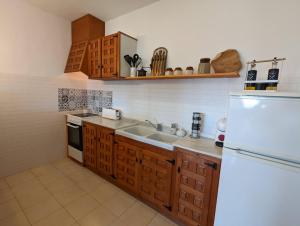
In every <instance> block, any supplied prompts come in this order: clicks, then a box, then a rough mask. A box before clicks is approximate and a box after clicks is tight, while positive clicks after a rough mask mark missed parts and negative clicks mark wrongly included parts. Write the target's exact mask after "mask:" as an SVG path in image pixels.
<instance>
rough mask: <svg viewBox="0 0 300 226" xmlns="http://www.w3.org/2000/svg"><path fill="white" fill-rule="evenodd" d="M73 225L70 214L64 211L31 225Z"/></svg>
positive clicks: (61, 210)
mask: <svg viewBox="0 0 300 226" xmlns="http://www.w3.org/2000/svg"><path fill="white" fill-rule="evenodd" d="M74 223H75V220H74V218H72V216H70V214H69V213H68V212H67V211H66V210H64V209H59V210H57V211H55V212H53V213H52V214H50V215H49V216H47V217H45V218H43V219H42V220H40V221H39V222H37V223H35V224H33V225H34V226H71V225H72V224H74Z"/></svg>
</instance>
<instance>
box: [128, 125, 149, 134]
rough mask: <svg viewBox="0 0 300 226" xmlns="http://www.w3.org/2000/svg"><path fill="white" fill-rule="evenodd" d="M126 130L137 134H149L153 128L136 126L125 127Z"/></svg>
mask: <svg viewBox="0 0 300 226" xmlns="http://www.w3.org/2000/svg"><path fill="white" fill-rule="evenodd" d="M124 131H125V132H127V133H132V134H134V135H137V136H148V135H150V134H152V133H153V129H152V128H149V127H146V126H134V127H130V128H128V129H124Z"/></svg>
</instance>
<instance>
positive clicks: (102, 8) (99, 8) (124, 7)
mask: <svg viewBox="0 0 300 226" xmlns="http://www.w3.org/2000/svg"><path fill="white" fill-rule="evenodd" d="M27 1H29V2H31V3H33V4H34V5H36V6H38V7H40V8H42V9H44V10H46V11H48V12H51V13H54V14H56V15H60V16H63V17H65V18H67V19H69V20H75V19H77V18H79V17H81V16H83V15H85V14H87V13H90V14H92V15H94V16H96V17H98V18H99V19H101V20H104V21H106V20H109V19H112V18H115V17H118V16H121V15H123V14H126V13H129V12H131V11H134V10H136V9H138V8H141V7H144V6H146V5H150V4H152V3H154V2H156V1H158V0H27Z"/></svg>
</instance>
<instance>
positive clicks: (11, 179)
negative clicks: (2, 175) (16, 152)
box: [6, 171, 34, 186]
mask: <svg viewBox="0 0 300 226" xmlns="http://www.w3.org/2000/svg"><path fill="white" fill-rule="evenodd" d="M32 179H34V175H33V174H32V173H31V172H30V171H24V172H21V173H18V174H15V175H12V176H8V177H6V182H7V183H8V184H9V185H10V186H14V185H17V184H23V183H25V182H27V181H28V180H32Z"/></svg>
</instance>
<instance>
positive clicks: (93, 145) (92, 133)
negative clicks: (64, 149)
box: [83, 124, 97, 169]
mask: <svg viewBox="0 0 300 226" xmlns="http://www.w3.org/2000/svg"><path fill="white" fill-rule="evenodd" d="M83 128H84V131H83V132H84V133H83V134H84V135H83V137H84V138H83V140H84V149H83V156H84V164H85V165H86V166H87V167H88V168H90V169H95V168H96V150H97V128H96V127H95V126H93V125H90V124H84V126H83Z"/></svg>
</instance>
